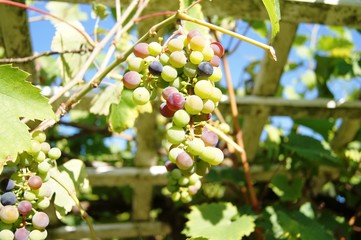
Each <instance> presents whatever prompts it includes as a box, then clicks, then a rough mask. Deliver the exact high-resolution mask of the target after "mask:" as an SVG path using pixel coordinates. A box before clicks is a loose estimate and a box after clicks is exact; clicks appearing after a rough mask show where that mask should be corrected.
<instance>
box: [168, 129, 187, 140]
mask: <svg viewBox="0 0 361 240" xmlns="http://www.w3.org/2000/svg"><path fill="white" fill-rule="evenodd" d="M166 136H167V140H168V142H170V143H172V144H179V143H181V142H183V141H184V140H185V138H186V133H185V132H184V130H183V128H180V127H177V126H172V127H171V128H169V129H168V130H167V134H166Z"/></svg>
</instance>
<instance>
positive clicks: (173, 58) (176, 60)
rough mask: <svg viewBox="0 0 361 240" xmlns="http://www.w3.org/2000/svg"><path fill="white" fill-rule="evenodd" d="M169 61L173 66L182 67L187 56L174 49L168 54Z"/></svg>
mask: <svg viewBox="0 0 361 240" xmlns="http://www.w3.org/2000/svg"><path fill="white" fill-rule="evenodd" d="M169 63H170V64H171V65H172V66H173V67H175V68H182V67H183V66H184V65H185V64H186V63H187V57H186V56H185V55H184V53H183V52H181V51H175V52H172V53H171V54H170V56H169Z"/></svg>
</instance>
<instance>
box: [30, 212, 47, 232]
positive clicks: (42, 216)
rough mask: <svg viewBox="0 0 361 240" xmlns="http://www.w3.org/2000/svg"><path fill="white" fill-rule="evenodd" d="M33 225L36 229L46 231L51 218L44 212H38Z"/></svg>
mask: <svg viewBox="0 0 361 240" xmlns="http://www.w3.org/2000/svg"><path fill="white" fill-rule="evenodd" d="M32 223H33V226H34V228H36V229H40V230H41V229H44V228H46V227H47V226H48V225H49V217H48V215H47V214H46V213H44V212H37V213H35V214H34V216H33V218H32Z"/></svg>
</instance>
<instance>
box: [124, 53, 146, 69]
mask: <svg viewBox="0 0 361 240" xmlns="http://www.w3.org/2000/svg"><path fill="white" fill-rule="evenodd" d="M127 63H128V69H129V70H130V71H135V72H141V71H143V69H144V67H145V62H144V60H143V59H142V58H140V57H135V56H131V57H128V58H127Z"/></svg>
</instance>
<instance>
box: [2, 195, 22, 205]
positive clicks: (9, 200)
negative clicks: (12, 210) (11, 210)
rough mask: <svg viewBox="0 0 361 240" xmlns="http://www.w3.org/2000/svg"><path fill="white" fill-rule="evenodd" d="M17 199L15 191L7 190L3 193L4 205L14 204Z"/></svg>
mask: <svg viewBox="0 0 361 240" xmlns="http://www.w3.org/2000/svg"><path fill="white" fill-rule="evenodd" d="M17 201H18V200H17V198H16V195H15V193H13V192H6V193H4V194H3V195H1V204H2V205H3V206H7V205H14V204H15V203H16V202H17Z"/></svg>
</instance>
